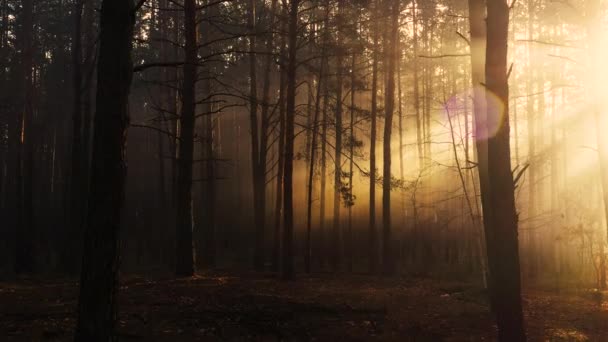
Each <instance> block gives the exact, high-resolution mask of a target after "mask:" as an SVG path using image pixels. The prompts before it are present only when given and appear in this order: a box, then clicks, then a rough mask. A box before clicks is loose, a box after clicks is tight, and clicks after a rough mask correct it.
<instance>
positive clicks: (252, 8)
mask: <svg viewBox="0 0 608 342" xmlns="http://www.w3.org/2000/svg"><path fill="white" fill-rule="evenodd" d="M248 6H249V7H248V9H247V11H248V17H247V18H248V19H247V25H248V26H249V31H250V33H249V34H250V35H249V82H250V83H249V121H250V126H251V127H250V129H251V171H252V182H253V216H254V225H255V249H254V257H253V259H254V261H253V263H254V268H255V270H256V271H262V270H263V269H264V224H265V222H264V221H265V217H266V214H265V201H266V194H265V191H264V189H265V186H266V184H265V183H266V182H265V171H264V170H265V168H266V158H265V157H264V160H262V155H266V149H265V148H263V147H262V146H261V144H260V138H262V139H263V138H264V136H265V133H264V132H263V130H260V127H259V124H258V89H257V88H258V82H257V54H256V45H257V30H256V1H255V0H250V1H249V3H248ZM262 121H267V120H264V118H262ZM264 124H265V122H263V123H262V126H264ZM262 163H263V164H264V165H262Z"/></svg>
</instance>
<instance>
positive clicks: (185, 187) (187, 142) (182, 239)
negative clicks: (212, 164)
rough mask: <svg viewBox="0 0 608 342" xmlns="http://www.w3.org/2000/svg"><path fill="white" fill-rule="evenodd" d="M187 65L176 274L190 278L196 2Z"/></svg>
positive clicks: (190, 1)
mask: <svg viewBox="0 0 608 342" xmlns="http://www.w3.org/2000/svg"><path fill="white" fill-rule="evenodd" d="M184 35H185V38H186V45H185V57H186V58H185V64H184V67H183V82H182V108H181V116H180V118H179V120H180V121H179V123H180V133H181V134H180V140H179V155H178V161H177V165H178V170H177V199H176V200H177V210H176V214H177V217H176V245H175V247H176V251H175V258H176V259H175V261H176V265H175V273H176V275H177V276H183V277H189V276H192V275H193V274H194V255H193V248H192V242H193V240H192V225H193V222H192V159H193V153H194V121H195V114H194V112H195V108H196V79H197V64H198V61H197V34H196V1H195V0H186V1H185V2H184Z"/></svg>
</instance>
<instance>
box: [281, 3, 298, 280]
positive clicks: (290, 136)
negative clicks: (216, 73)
mask: <svg viewBox="0 0 608 342" xmlns="http://www.w3.org/2000/svg"><path fill="white" fill-rule="evenodd" d="M299 3H300V1H299V0H291V4H290V8H289V31H288V32H289V39H288V41H289V59H288V63H287V98H286V101H287V107H286V122H285V175H284V177H285V178H284V184H283V201H284V205H283V207H284V217H283V221H284V228H283V229H284V231H283V272H282V278H283V279H285V280H293V279H294V278H295V269H294V255H293V154H294V140H295V116H296V112H295V102H296V68H297V64H296V54H297V52H298V47H297V38H298V7H299Z"/></svg>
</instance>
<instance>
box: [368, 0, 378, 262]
mask: <svg viewBox="0 0 608 342" xmlns="http://www.w3.org/2000/svg"><path fill="white" fill-rule="evenodd" d="M379 6H380V0H376V1H375V3H374V14H373V15H374V18H376V19H375V20H374V22H373V28H372V30H373V33H372V34H373V39H374V47H373V50H372V94H371V97H372V99H371V102H372V104H371V106H372V108H371V113H370V116H371V128H370V129H371V132H370V144H369V273H371V274H374V273H376V272H377V269H378V233H377V232H376V175H377V174H378V173H377V171H376V169H377V167H376V134H377V127H376V126H377V122H376V121H377V120H376V117H377V115H378V58H379V56H378V49H380V47H379V46H378V45H379V44H378V39H379V34H378V24H377V22H378V20H377V17H378V7H379Z"/></svg>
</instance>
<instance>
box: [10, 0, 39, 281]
mask: <svg viewBox="0 0 608 342" xmlns="http://www.w3.org/2000/svg"><path fill="white" fill-rule="evenodd" d="M21 10H22V12H21V15H22V23H23V24H22V27H21V36H20V37H19V41H20V42H21V44H22V49H21V63H22V65H21V68H22V69H21V70H22V75H21V77H22V82H23V88H22V89H23V95H22V96H23V98H22V101H23V102H22V103H21V105H22V107H21V108H22V114H21V117H20V118H19V126H21V127H22V131H21V134H20V138H21V146H19V148H18V159H17V160H18V161H17V162H18V166H17V167H18V172H17V179H16V183H17V199H16V200H17V205H18V209H17V215H18V216H17V234H16V255H15V257H16V259H15V272H16V273H17V274H20V273H28V272H32V271H34V264H35V258H34V255H35V254H36V251H35V244H34V240H35V239H36V235H35V232H34V224H33V215H34V213H33V199H32V195H33V194H32V191H33V189H32V181H33V179H32V176H33V175H32V173H33V168H32V162H33V160H32V157H33V142H32V139H33V135H32V119H33V116H34V108H33V104H34V98H33V96H34V94H33V92H34V83H33V79H32V77H33V29H34V19H33V10H34V5H33V2H32V0H23V2H22V9H21Z"/></svg>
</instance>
